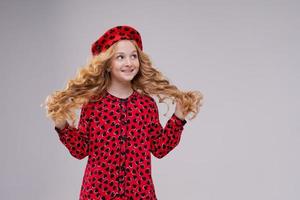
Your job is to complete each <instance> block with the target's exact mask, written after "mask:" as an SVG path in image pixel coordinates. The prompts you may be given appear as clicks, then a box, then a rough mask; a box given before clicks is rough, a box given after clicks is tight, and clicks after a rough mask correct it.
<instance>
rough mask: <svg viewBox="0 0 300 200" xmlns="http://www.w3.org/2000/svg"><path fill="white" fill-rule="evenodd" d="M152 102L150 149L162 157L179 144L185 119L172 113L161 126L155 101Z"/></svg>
mask: <svg viewBox="0 0 300 200" xmlns="http://www.w3.org/2000/svg"><path fill="white" fill-rule="evenodd" d="M153 101H154V99H153ZM153 103H154V104H153V106H152V109H151V122H150V129H149V132H150V141H151V144H150V151H151V153H152V154H153V155H154V156H155V157H157V158H163V157H164V156H165V155H167V154H168V153H169V152H170V151H172V150H173V149H174V148H175V147H176V146H177V145H178V144H179V141H180V138H181V133H182V131H183V127H184V125H185V124H186V120H185V119H184V120H182V119H180V118H178V117H177V116H176V115H175V113H174V114H173V115H172V117H171V118H170V119H169V120H168V121H167V123H166V125H165V127H164V128H163V127H162V126H161V124H160V121H159V114H158V108H157V104H156V102H155V101H154V102H153Z"/></svg>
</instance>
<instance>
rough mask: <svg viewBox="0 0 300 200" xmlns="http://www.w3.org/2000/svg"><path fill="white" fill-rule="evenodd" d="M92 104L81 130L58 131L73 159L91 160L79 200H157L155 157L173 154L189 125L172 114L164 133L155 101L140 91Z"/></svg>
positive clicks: (81, 121)
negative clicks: (123, 97)
mask: <svg viewBox="0 0 300 200" xmlns="http://www.w3.org/2000/svg"><path fill="white" fill-rule="evenodd" d="M93 100H94V101H90V102H89V103H87V104H85V105H83V107H82V109H81V114H80V119H79V124H78V128H75V127H72V126H70V125H69V124H68V123H67V124H66V126H65V127H64V128H63V129H58V128H57V127H55V130H56V131H57V133H58V135H59V138H60V141H61V142H62V143H63V144H64V145H65V146H66V147H67V149H68V150H69V152H70V154H71V155H72V156H74V157H75V158H77V159H83V158H85V157H86V156H88V161H87V165H86V169H85V173H84V176H83V180H82V186H81V192H80V200H91V199H119V200H121V199H122V200H125V199H126V200H128V199H138V200H139V199H147V200H156V199H157V198H156V194H155V188H154V184H153V180H152V176H151V153H152V155H154V156H155V157H157V158H163V157H164V156H166V155H167V154H168V153H169V152H170V151H171V150H172V149H174V148H175V147H176V146H177V145H178V143H179V141H180V137H181V133H182V131H183V127H184V125H185V123H186V120H181V119H180V118H178V117H177V116H176V115H175V114H173V115H172V117H171V118H170V119H169V120H168V121H167V123H166V126H165V127H164V128H163V127H162V126H161V124H160V122H159V115H158V108H157V104H156V102H155V101H154V99H153V98H152V97H150V96H147V95H142V94H140V93H138V92H137V91H134V92H133V93H132V94H131V95H130V96H129V97H128V98H126V99H121V98H118V97H115V96H113V95H111V94H110V93H108V92H105V94H104V95H103V96H102V97H100V98H99V99H93Z"/></svg>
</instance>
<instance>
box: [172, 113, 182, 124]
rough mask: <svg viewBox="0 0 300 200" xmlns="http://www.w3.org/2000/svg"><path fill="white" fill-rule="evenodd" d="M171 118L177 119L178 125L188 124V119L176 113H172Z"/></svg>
mask: <svg viewBox="0 0 300 200" xmlns="http://www.w3.org/2000/svg"><path fill="white" fill-rule="evenodd" d="M171 119H173V120H174V121H175V123H176V125H179V126H184V125H185V124H186V120H185V119H180V118H179V117H177V115H175V113H174V114H173V115H172V117H171Z"/></svg>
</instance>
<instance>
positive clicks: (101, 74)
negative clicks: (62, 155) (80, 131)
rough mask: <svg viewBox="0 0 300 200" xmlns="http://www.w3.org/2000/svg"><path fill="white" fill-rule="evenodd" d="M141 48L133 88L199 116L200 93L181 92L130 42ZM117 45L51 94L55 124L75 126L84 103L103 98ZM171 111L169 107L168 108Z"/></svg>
mask: <svg viewBox="0 0 300 200" xmlns="http://www.w3.org/2000/svg"><path fill="white" fill-rule="evenodd" d="M130 41H131V42H132V43H133V44H134V46H135V47H136V49H137V52H138V58H139V62H140V68H139V71H138V73H137V74H136V76H135V77H134V78H133V80H132V81H131V83H132V88H133V89H134V90H136V91H138V92H139V93H141V94H143V95H153V96H156V97H158V99H159V103H162V102H164V103H165V100H166V99H171V100H172V103H173V104H174V101H175V100H177V101H178V102H180V103H181V104H182V109H183V115H184V116H186V115H188V114H192V116H191V118H190V119H193V118H195V117H196V115H197V114H198V112H199V107H200V106H201V105H202V102H201V100H202V99H203V95H202V94H201V93H200V92H199V91H187V92H183V91H180V90H179V89H178V88H177V87H176V86H175V85H172V84H170V81H169V80H168V79H167V78H166V77H164V76H163V75H162V73H161V72H159V71H158V70H157V69H156V68H155V67H154V66H153V65H152V62H151V60H150V58H149V56H148V55H147V54H146V53H145V52H143V51H142V50H141V49H140V48H139V47H138V45H137V44H136V42H135V41H133V40H130ZM116 45H117V43H115V44H113V45H112V46H111V47H110V48H109V49H108V50H106V51H105V52H101V53H100V54H98V55H96V56H93V57H92V58H91V59H90V60H89V61H88V63H87V64H86V65H85V66H84V67H82V68H81V69H79V71H78V72H77V74H76V77H75V78H74V79H72V80H69V81H68V83H67V86H66V88H65V89H64V90H62V91H55V92H54V93H53V94H51V95H49V96H48V97H47V98H46V100H45V103H44V105H46V106H45V108H46V110H47V117H49V118H51V119H52V120H53V121H61V120H70V121H71V122H72V126H75V121H76V113H75V110H76V109H78V108H80V107H81V106H82V105H83V104H85V103H88V102H89V101H93V99H98V97H101V96H102V95H103V94H104V92H105V90H106V89H107V87H108V86H109V84H110V81H111V79H110V74H109V73H108V72H107V68H108V67H109V66H110V63H111V58H112V57H113V55H114V53H115V50H116ZM168 109H169V107H168Z"/></svg>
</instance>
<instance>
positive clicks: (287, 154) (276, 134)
mask: <svg viewBox="0 0 300 200" xmlns="http://www.w3.org/2000/svg"><path fill="white" fill-rule="evenodd" d="M0 6H1V7H0V23H1V24H0V27H1V37H0V41H1V47H0V51H1V53H0V55H1V71H0V72H1V79H0V81H1V100H0V101H1V102H0V103H1V129H2V130H1V145H0V155H1V165H0V173H1V178H0V181H1V182H0V184H1V185H0V194H1V199H5V200H10V199H23V200H25V199H26V200H32V199H38V200H39V199H45V200H53V199H58V200H71V199H78V196H79V190H80V185H81V181H82V177H83V173H84V167H85V164H86V161H87V158H85V159H84V160H81V161H79V160H76V159H75V158H73V157H72V156H71V155H70V154H69V153H68V151H67V150H66V148H65V147H64V146H63V145H62V144H61V143H60V141H59V140H58V137H57V135H56V132H55V131H54V126H53V123H52V122H51V121H50V120H49V119H47V118H46V117H45V111H44V110H43V109H42V108H41V107H40V104H41V103H42V102H43V100H44V99H45V97H46V96H47V95H48V94H50V93H52V92H53V91H55V90H60V89H62V88H64V87H65V84H66V82H67V80H69V79H70V78H73V77H74V76H75V74H76V71H77V69H79V68H80V67H81V66H83V65H84V64H86V62H87V60H88V58H89V57H90V56H91V53H90V45H91V43H92V42H94V41H95V40H96V39H97V38H98V37H99V36H100V35H101V34H102V33H103V32H104V31H106V30H107V29H108V28H111V27H113V26H115V25H122V24H128V25H132V26H134V27H136V28H137V29H138V30H139V31H140V33H141V34H142V37H143V43H144V47H145V49H144V51H145V52H146V53H148V54H149V55H150V57H151V58H152V60H153V62H154V64H155V65H156V66H157V67H158V68H159V69H160V70H161V71H162V72H163V73H164V74H165V75H166V76H167V77H168V78H169V79H170V80H171V82H172V83H174V84H176V85H177V86H178V87H179V88H181V89H183V90H200V91H201V92H202V93H203V94H204V95H205V100H204V106H203V107H202V110H201V112H200V113H199V115H198V117H197V118H196V119H194V120H193V121H188V123H187V124H186V126H185V129H184V133H183V136H182V139H181V142H180V144H179V146H177V148H176V149H174V150H173V151H172V152H171V153H170V154H169V155H167V156H166V157H165V158H164V159H161V160H158V159H156V158H154V157H153V179H154V183H155V189H156V193H157V196H158V199H161V200H167V199H174V200H175V199H176V200H177V199H178V200H179V199H205V200H241V199H243V200H253V199H261V200H282V199H289V200H296V199H300V172H299V168H300V161H299V152H300V151H299V150H300V136H299V130H300V124H299V119H297V118H299V111H300V101H299V100H300V98H299V97H300V94H299V93H300V92H299V91H300V90H299V84H300V69H299V63H300V59H299V52H300V51H299V50H300V48H299V34H300V31H299V24H300V18H299V10H300V6H299V3H298V2H297V1H267V0H265V1H262V0H260V1H258V0H257V1H221V0H220V1H214V0H207V1H174V0H172V1H171V0H170V1H128V0H127V1H100V0H98V1H78V0H77V1H75V0H72V1H62V0H60V1H38V0H36V1H33V0H27V1H21V0H20V1H12V0H10V1H8V0H7V1H3V0H2V1H1V3H0ZM297 26H298V27H297ZM159 109H160V111H161V122H162V124H164V123H165V122H166V119H167V118H165V117H163V115H162V114H163V113H164V112H165V111H166V106H164V105H163V104H162V105H160V106H159ZM170 115H171V112H170V113H168V117H169V116H170Z"/></svg>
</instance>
